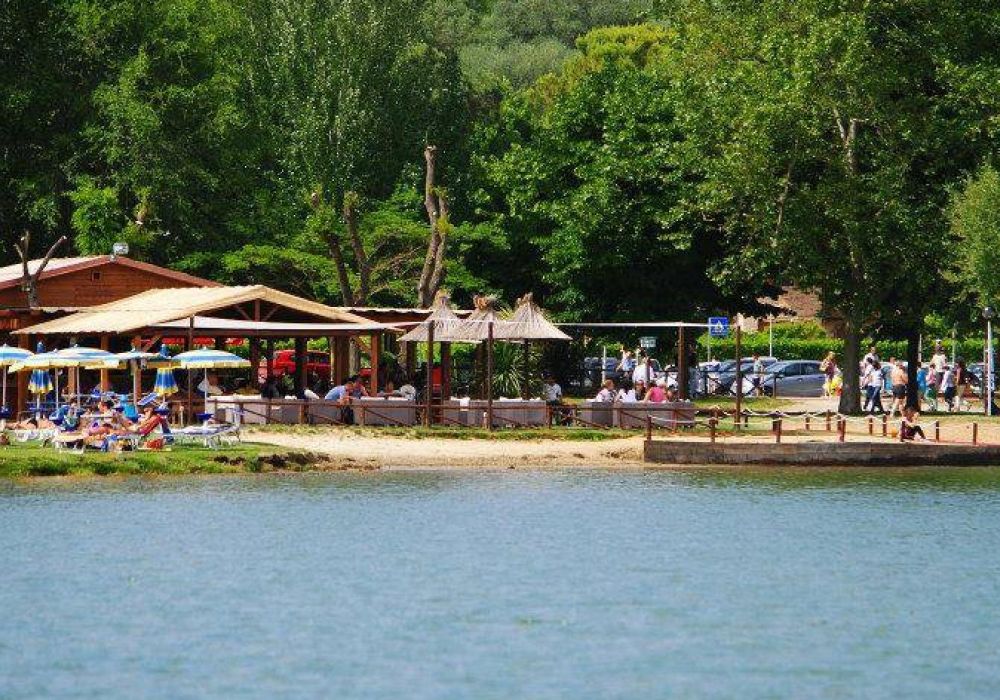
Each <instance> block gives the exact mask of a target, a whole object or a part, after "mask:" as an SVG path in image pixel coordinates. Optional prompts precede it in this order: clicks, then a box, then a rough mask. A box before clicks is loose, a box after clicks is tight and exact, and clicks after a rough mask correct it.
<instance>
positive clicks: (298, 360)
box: [295, 338, 309, 397]
mask: <svg viewBox="0 0 1000 700" xmlns="http://www.w3.org/2000/svg"><path fill="white" fill-rule="evenodd" d="M307 357H308V356H307V355H306V339H305V338H296V339H295V396H296V397H301V396H302V395H303V393H304V392H305V390H306V386H307V384H308V380H307V377H308V376H309V375H308V372H309V368H308V365H307V362H306V360H307Z"/></svg>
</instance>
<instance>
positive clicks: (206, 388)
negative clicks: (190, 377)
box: [202, 367, 208, 423]
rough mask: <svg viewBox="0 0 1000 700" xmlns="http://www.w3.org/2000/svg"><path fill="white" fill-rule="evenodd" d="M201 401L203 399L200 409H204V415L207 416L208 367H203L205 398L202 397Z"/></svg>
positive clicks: (206, 420)
mask: <svg viewBox="0 0 1000 700" xmlns="http://www.w3.org/2000/svg"><path fill="white" fill-rule="evenodd" d="M203 401H204V407H203V408H202V411H204V412H205V415H206V416H207V415H208V367H206V368H205V398H204V399H203ZM205 422H206V423H207V422H208V418H207V417H206V418H205Z"/></svg>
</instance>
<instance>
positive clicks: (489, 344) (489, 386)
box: [486, 321, 648, 430]
mask: <svg viewBox="0 0 1000 700" xmlns="http://www.w3.org/2000/svg"><path fill="white" fill-rule="evenodd" d="M647 363H648V360H647ZM486 426H487V428H486V429H487V430H493V321H490V322H488V323H487V324H486Z"/></svg>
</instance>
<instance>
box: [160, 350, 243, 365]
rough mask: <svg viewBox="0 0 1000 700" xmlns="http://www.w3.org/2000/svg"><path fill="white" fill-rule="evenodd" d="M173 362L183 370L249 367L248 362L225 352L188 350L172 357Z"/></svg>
mask: <svg viewBox="0 0 1000 700" xmlns="http://www.w3.org/2000/svg"><path fill="white" fill-rule="evenodd" d="M174 361H175V362H177V364H178V365H180V366H181V367H182V368H183V369H226V368H231V367H249V366H250V361H249V360H244V359H243V358H242V357H240V356H239V355H234V354H233V353H231V352H226V351H225V350H189V351H188V352H182V353H181V354H180V355H174Z"/></svg>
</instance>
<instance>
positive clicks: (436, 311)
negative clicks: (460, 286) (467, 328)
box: [399, 292, 462, 343]
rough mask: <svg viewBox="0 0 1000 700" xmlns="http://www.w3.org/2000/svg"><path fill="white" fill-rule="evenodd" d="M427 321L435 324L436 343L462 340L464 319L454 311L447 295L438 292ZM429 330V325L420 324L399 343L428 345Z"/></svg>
mask: <svg viewBox="0 0 1000 700" xmlns="http://www.w3.org/2000/svg"><path fill="white" fill-rule="evenodd" d="M427 320H428V321H432V322H433V323H434V340H435V341H437V342H440V343H447V342H451V341H454V340H461V339H462V336H461V335H460V333H459V329H460V327H461V325H462V319H460V318H459V317H458V315H456V314H455V312H454V311H453V310H452V308H451V305H450V304H449V303H448V294H447V293H445V292H438V293H437V295H436V296H435V297H434V304H433V305H432V306H431V312H430V314H429V315H428V316H427ZM427 328H428V324H427V323H426V322H425V323H421V324H418V325H416V326H414V327H413V329H412V330H411V331H410V332H409V333H407V334H406V335H404V336H402V337H401V338H400V339H399V342H401V343H426V342H427Z"/></svg>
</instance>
